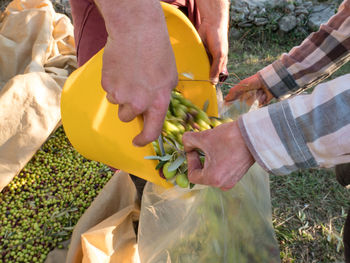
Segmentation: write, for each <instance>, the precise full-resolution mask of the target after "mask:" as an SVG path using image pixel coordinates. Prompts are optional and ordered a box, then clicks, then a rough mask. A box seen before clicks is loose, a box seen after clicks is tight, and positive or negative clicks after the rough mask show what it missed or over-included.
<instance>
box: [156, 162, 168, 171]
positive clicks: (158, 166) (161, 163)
mask: <svg viewBox="0 0 350 263" xmlns="http://www.w3.org/2000/svg"><path fill="white" fill-rule="evenodd" d="M166 163H167V161H160V162H159V163H158V164H157V166H156V170H159V169H161V168H162V167H163V166H164V164H166Z"/></svg>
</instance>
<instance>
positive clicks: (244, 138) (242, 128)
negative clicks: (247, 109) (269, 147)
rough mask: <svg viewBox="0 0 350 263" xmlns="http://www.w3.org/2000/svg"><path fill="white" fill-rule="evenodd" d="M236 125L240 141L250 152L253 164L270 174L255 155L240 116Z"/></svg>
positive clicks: (255, 152)
mask: <svg viewBox="0 0 350 263" xmlns="http://www.w3.org/2000/svg"><path fill="white" fill-rule="evenodd" d="M237 124H238V127H239V131H240V133H241V136H242V139H243V141H244V143H245V145H246V147H247V149H248V151H249V152H250V154H251V156H252V158H253V160H254V161H255V162H257V163H258V164H259V165H260V166H261V167H262V168H263V169H264V170H265V171H267V172H270V171H269V169H268V168H267V167H266V165H265V164H264V162H263V161H262V160H261V158H260V157H259V154H258V153H257V151H256V150H255V149H254V146H253V144H252V143H251V141H250V139H249V136H248V133H247V130H246V129H245V126H244V122H243V118H242V116H240V117H239V118H238V120H237Z"/></svg>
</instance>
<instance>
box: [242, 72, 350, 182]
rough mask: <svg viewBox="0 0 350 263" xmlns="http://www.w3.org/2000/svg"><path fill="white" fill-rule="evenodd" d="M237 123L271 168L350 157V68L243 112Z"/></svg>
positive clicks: (326, 163) (283, 169) (286, 169)
mask: <svg viewBox="0 0 350 263" xmlns="http://www.w3.org/2000/svg"><path fill="white" fill-rule="evenodd" d="M238 124H239V127H240V130H241V132H242V135H243V137H244V139H245V141H246V143H247V146H248V148H249V150H250V152H251V153H252V155H253V156H254V158H255V160H256V161H257V162H258V163H259V164H260V165H261V166H262V167H263V168H264V169H265V170H267V171H268V172H271V173H273V174H276V175H284V174H289V173H291V172H293V171H295V170H298V169H305V168H310V167H323V168H328V167H333V166H335V165H336V164H339V163H346V162H350V136H349V134H350V74H347V75H344V76H342V77H338V78H336V79H334V80H332V81H329V82H326V83H322V84H319V85H317V87H316V88H315V89H314V91H313V93H312V94H307V95H299V96H295V97H293V98H291V99H288V100H283V101H280V102H278V103H275V104H272V105H270V106H267V107H263V108H261V109H259V110H256V111H252V112H249V113H246V114H244V115H242V116H241V117H240V118H239V119H238Z"/></svg>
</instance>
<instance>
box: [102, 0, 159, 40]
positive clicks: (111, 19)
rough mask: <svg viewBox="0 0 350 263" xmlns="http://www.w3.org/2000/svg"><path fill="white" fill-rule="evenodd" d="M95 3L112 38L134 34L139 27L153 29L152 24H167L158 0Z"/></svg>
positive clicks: (104, 0)
mask: <svg viewBox="0 0 350 263" xmlns="http://www.w3.org/2000/svg"><path fill="white" fill-rule="evenodd" d="M95 3H96V5H97V6H98V8H99V10H100V12H101V15H102V17H103V19H104V21H105V25H106V29H107V32H108V35H109V37H111V38H115V37H117V36H118V35H120V34H132V33H133V32H137V31H138V29H140V30H142V31H143V30H144V29H145V28H149V29H150V30H151V29H152V26H151V25H162V24H164V25H165V19H164V14H163V11H162V8H161V5H160V3H159V1H158V0H147V1H145V0H133V1H130V0H118V1H115V0H95ZM136 18H137V19H136Z"/></svg>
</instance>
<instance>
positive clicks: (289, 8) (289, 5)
mask: <svg viewBox="0 0 350 263" xmlns="http://www.w3.org/2000/svg"><path fill="white" fill-rule="evenodd" d="M285 10H286V13H287V14H289V13H292V12H293V11H294V10H295V6H294V5H293V4H292V3H291V4H288V5H286V7H285Z"/></svg>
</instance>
